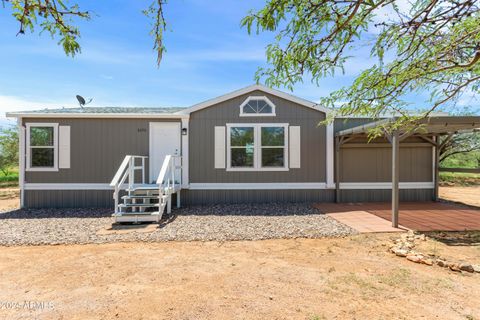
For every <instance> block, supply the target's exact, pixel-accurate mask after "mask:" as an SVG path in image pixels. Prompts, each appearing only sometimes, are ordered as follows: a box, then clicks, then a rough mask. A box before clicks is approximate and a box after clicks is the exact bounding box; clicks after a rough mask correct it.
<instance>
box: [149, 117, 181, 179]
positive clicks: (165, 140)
mask: <svg viewBox="0 0 480 320" xmlns="http://www.w3.org/2000/svg"><path fill="white" fill-rule="evenodd" d="M180 135H181V129H180V123H179V122H150V159H149V160H150V161H149V162H150V170H149V171H150V182H151V183H154V182H156V181H157V178H158V174H159V173H160V169H161V168H162V164H163V160H164V159H165V156H167V155H169V154H170V155H180V154H181V152H180V146H181V145H180Z"/></svg>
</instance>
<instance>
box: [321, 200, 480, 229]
mask: <svg viewBox="0 0 480 320" xmlns="http://www.w3.org/2000/svg"><path fill="white" fill-rule="evenodd" d="M479 196H480V195H479ZM315 207H316V208H318V209H319V210H320V211H321V212H324V213H327V214H331V216H332V217H335V215H334V214H338V213H343V215H345V214H347V213H348V212H350V213H351V214H355V212H357V213H358V212H366V213H369V214H372V215H375V216H377V217H380V218H383V219H385V220H388V221H391V204H390V203H385V202H379V203H374V202H372V203H338V204H337V203H318V204H316V205H315ZM399 216H400V220H399V223H400V225H401V226H403V227H405V228H408V229H412V230H416V231H465V230H480V209H473V208H469V207H466V206H462V205H455V204H447V203H441V202H404V203H400V215H399ZM354 220H355V219H354ZM339 221H340V220H339ZM361 228H363V227H361ZM359 231H361V230H359ZM361 232H362V231H361ZM373 232H375V231H373ZM376 232H382V231H381V230H378V231H376Z"/></svg>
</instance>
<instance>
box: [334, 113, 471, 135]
mask: <svg viewBox="0 0 480 320" xmlns="http://www.w3.org/2000/svg"><path fill="white" fill-rule="evenodd" d="M395 120H396V118H388V119H383V120H379V121H375V122H371V123H367V124H364V125H360V126H357V127H353V128H350V129H345V130H342V131H339V132H337V133H336V136H352V135H363V134H367V133H368V131H369V130H371V129H373V128H376V127H379V126H383V125H388V124H389V123H391V122H394V121H395ZM416 124H417V125H418V127H417V129H415V130H414V133H415V134H448V133H456V132H463V131H473V130H477V129H480V116H448V117H446V116H441V117H427V118H424V119H420V120H418V121H417V123H416ZM400 131H401V132H405V131H408V130H407V129H400Z"/></svg>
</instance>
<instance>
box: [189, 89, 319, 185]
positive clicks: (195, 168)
mask: <svg viewBox="0 0 480 320" xmlns="http://www.w3.org/2000/svg"><path fill="white" fill-rule="evenodd" d="M250 95H252V96H253V95H262V96H263V95H265V96H267V97H268V98H269V99H270V100H271V101H272V102H273V103H274V104H275V105H276V116H275V117H240V116H239V113H240V108H239V106H240V104H241V103H242V102H243V101H244V100H245V99H246V98H247V97H248V96H250ZM324 118H325V114H324V113H322V112H320V111H317V110H313V109H310V108H306V107H304V106H301V105H297V104H295V103H292V102H290V101H287V100H284V99H282V98H279V97H276V96H272V95H269V94H267V93H264V92H261V91H256V92H251V93H249V94H246V95H243V96H239V97H237V98H234V99H231V100H228V101H225V102H222V103H219V104H217V105H214V106H212V107H209V108H206V109H203V110H199V111H197V112H194V113H193V114H192V115H191V118H190V129H189V131H190V132H189V141H190V151H189V152H190V163H189V164H190V168H189V170H190V182H191V183H256V182H324V181H325V177H326V172H325V170H326V166H325V137H326V130H325V127H324V126H318V124H319V122H320V121H322V120H323V119H324ZM227 123H288V124H290V125H292V126H301V168H299V169H290V170H289V171H283V172H281V171H277V172H228V171H226V170H225V169H215V168H214V127H215V126H225V125H226V124H227Z"/></svg>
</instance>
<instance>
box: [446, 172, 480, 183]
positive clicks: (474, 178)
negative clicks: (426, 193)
mask: <svg viewBox="0 0 480 320" xmlns="http://www.w3.org/2000/svg"><path fill="white" fill-rule="evenodd" d="M439 174H440V185H442V186H478V185H480V174H478V173H463V172H440V173H439Z"/></svg>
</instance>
